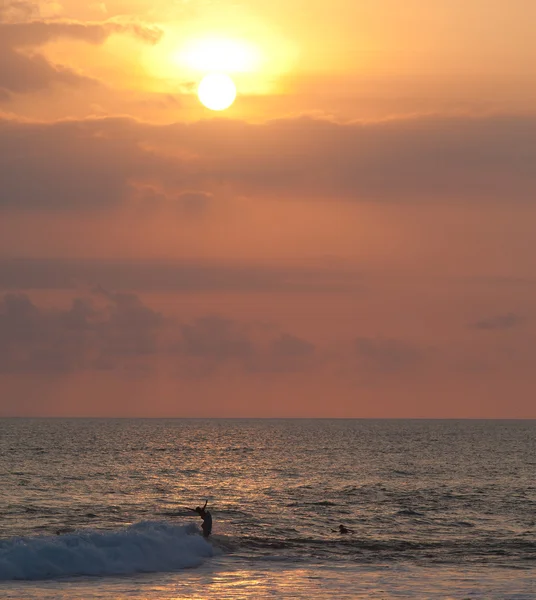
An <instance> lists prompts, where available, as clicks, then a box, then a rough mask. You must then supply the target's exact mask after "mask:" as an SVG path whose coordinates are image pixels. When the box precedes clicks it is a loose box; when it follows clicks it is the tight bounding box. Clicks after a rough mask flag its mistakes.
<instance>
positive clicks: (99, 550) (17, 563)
mask: <svg viewBox="0 0 536 600" xmlns="http://www.w3.org/2000/svg"><path fill="white" fill-rule="evenodd" d="M198 531H199V530H198V528H197V526H196V525H194V524H190V525H171V524H169V523H166V522H159V521H143V522H141V523H136V524H134V525H130V526H129V527H124V528H122V529H119V530H115V531H96V530H85V531H77V532H75V533H71V534H67V535H57V536H35V537H19V538H11V539H9V540H0V581H9V580H14V579H17V580H35V579H56V578H59V577H73V576H88V575H93V576H94V575H97V576H104V575H128V574H132V573H151V572H161V571H176V570H179V569H185V568H189V567H197V566H199V565H200V564H201V563H202V562H203V561H204V560H205V559H206V558H209V557H211V556H212V555H213V548H212V546H211V544H209V543H208V542H207V541H206V540H205V539H204V538H203V537H201V536H200V535H198Z"/></svg>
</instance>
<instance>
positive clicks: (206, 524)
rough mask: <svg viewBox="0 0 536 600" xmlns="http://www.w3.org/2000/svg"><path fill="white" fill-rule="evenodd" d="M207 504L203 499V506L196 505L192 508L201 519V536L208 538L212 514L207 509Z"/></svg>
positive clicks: (210, 531)
mask: <svg viewBox="0 0 536 600" xmlns="http://www.w3.org/2000/svg"><path fill="white" fill-rule="evenodd" d="M207 504H208V500H205V506H203V508H201V507H200V506H196V507H195V509H194V512H196V513H197V514H198V515H199V516H200V517H201V518H202V519H203V524H202V525H201V529H202V530H203V537H206V538H208V536H209V535H210V534H211V533H212V515H211V514H210V513H209V511H208V510H207Z"/></svg>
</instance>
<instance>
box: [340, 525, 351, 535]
mask: <svg viewBox="0 0 536 600" xmlns="http://www.w3.org/2000/svg"><path fill="white" fill-rule="evenodd" d="M339 533H342V534H346V533H354V532H353V530H352V529H348V527H345V526H344V525H342V523H341V525H339Z"/></svg>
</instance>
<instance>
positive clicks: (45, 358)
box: [0, 286, 314, 377]
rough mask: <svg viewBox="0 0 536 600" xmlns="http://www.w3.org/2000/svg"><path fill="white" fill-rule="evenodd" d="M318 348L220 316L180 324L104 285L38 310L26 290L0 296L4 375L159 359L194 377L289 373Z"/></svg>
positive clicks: (124, 366) (145, 364)
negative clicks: (234, 371) (226, 372)
mask: <svg viewBox="0 0 536 600" xmlns="http://www.w3.org/2000/svg"><path fill="white" fill-rule="evenodd" d="M313 351H314V346H313V345H312V344H310V343H309V342H308V341H306V340H302V339H300V338H297V337H295V336H293V335H291V334H289V333H281V334H279V337H276V338H275V339H273V338H271V337H270V336H267V334H266V332H265V331H263V330H262V328H258V327H256V326H255V325H254V324H251V323H246V322H240V321H236V320H233V319H228V318H225V317H223V316H220V315H205V316H201V317H198V318H196V319H193V320H192V321H189V322H181V321H178V320H176V319H174V318H170V317H168V316H165V315H163V314H162V313H160V312H159V311H156V310H154V309H152V308H151V307H149V306H147V305H146V304H145V303H144V302H143V301H142V300H141V299H140V298H139V297H138V296H137V295H135V294H130V293H122V292H120V293H118V292H109V291H107V290H105V289H104V288H103V287H100V286H97V287H96V288H95V289H94V290H93V293H92V294H91V295H90V296H88V295H86V296H84V297H76V298H74V299H73V300H72V301H71V304H70V306H68V307H66V308H43V307H39V306H38V305H37V304H35V303H34V302H33V301H32V299H31V298H30V297H29V296H28V295H27V294H5V295H4V296H3V297H2V298H0V374H6V373H15V374H16V373H18V374H24V373H38V374H48V375H61V374H67V373H73V372H79V371H94V370H118V369H120V370H123V371H124V370H131V371H132V370H136V369H141V371H142V372H146V371H147V370H148V369H150V368H151V365H153V364H154V362H155V361H157V360H159V359H161V360H163V361H164V362H165V361H166V360H167V361H168V362H172V363H173V364H175V365H176V367H177V368H178V370H179V372H180V373H181V374H182V375H188V376H189V377H191V376H194V377H198V376H204V375H208V374H210V373H212V372H215V371H218V370H220V369H221V368H224V367H226V366H229V365H234V366H235V367H237V368H238V369H240V370H241V371H242V372H261V371H265V372H266V371H269V372H291V371H296V370H299V369H301V368H303V365H304V363H303V362H301V359H302V358H307V357H309V356H310V355H311V354H312V353H313ZM282 361H284V363H283V362H282Z"/></svg>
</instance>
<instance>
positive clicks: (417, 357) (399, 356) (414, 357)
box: [354, 337, 423, 373]
mask: <svg viewBox="0 0 536 600" xmlns="http://www.w3.org/2000/svg"><path fill="white" fill-rule="evenodd" d="M354 350H355V353H356V355H357V357H358V361H359V366H360V370H364V371H367V372H378V373H392V372H396V371H401V370H404V369H407V368H408V367H412V366H414V365H416V364H418V363H419V362H420V361H421V360H422V358H423V353H422V351H421V350H420V349H419V348H418V347H417V346H415V345H413V344H410V343H408V342H406V341H404V340H399V339H388V338H372V337H358V338H357V339H356V340H355V342H354Z"/></svg>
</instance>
